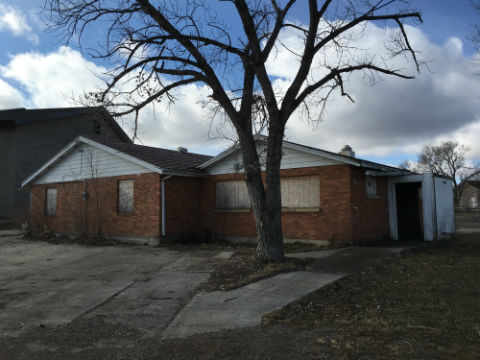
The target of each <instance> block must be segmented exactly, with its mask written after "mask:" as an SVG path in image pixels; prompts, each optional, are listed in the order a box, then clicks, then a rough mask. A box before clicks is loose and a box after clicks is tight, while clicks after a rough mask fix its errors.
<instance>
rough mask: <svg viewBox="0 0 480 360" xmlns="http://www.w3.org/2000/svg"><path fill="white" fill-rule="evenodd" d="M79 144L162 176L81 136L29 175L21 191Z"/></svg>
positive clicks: (152, 167) (158, 169)
mask: <svg viewBox="0 0 480 360" xmlns="http://www.w3.org/2000/svg"><path fill="white" fill-rule="evenodd" d="M80 143H84V144H87V145H90V146H92V147H94V148H97V149H99V150H103V151H105V152H108V153H109V154H112V155H115V156H118V157H120V158H122V159H124V160H127V161H130V162H132V163H134V164H137V165H140V166H142V167H144V168H146V169H148V170H151V171H152V172H155V173H158V174H163V173H164V172H163V170H162V169H160V168H158V167H156V166H154V165H152V164H150V163H148V162H146V161H143V160H140V159H138V158H136V157H134V156H131V155H127V154H125V153H123V152H121V151H118V150H115V149H112V148H111V147H108V146H105V145H103V144H100V143H98V142H96V141H94V140H91V139H87V138H86V137H83V136H78V137H77V138H75V139H74V140H73V141H72V142H71V143H70V144H68V145H67V146H65V147H64V148H63V149H62V150H60V151H59V152H58V153H57V154H56V155H55V156H54V157H52V158H51V159H50V160H48V161H47V162H46V163H45V164H43V165H42V166H41V167H40V169H38V170H37V171H35V172H34V173H33V174H32V175H30V176H29V177H28V178H27V179H26V180H24V181H23V182H22V187H21V188H22V189H23V188H25V187H26V186H27V185H29V184H30V183H31V182H32V181H33V180H35V179H37V178H38V177H39V176H40V175H42V174H43V173H44V172H46V171H47V170H48V169H50V168H51V167H52V166H54V165H55V164H56V163H57V162H58V161H60V160H61V159H62V158H64V157H65V156H66V155H67V154H69V153H70V152H71V151H72V150H73V149H74V148H76V147H77V146H78V145H80Z"/></svg>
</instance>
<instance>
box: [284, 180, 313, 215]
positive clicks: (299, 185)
mask: <svg viewBox="0 0 480 360" xmlns="http://www.w3.org/2000/svg"><path fill="white" fill-rule="evenodd" d="M280 187H281V191H282V207H283V208H318V207H320V178H319V177H318V176H298V177H287V178H282V179H280Z"/></svg>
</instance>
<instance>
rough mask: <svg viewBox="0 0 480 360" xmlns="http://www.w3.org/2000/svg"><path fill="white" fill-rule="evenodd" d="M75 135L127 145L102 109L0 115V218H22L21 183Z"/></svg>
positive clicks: (24, 201)
mask: <svg viewBox="0 0 480 360" xmlns="http://www.w3.org/2000/svg"><path fill="white" fill-rule="evenodd" d="M78 135H85V136H97V137H102V138H105V139H110V140H114V141H117V142H131V141H130V139H129V137H128V135H127V134H125V132H124V131H123V130H122V128H121V127H120V126H119V125H118V124H117V122H116V121H115V120H114V119H113V117H112V116H111V115H110V114H109V113H108V111H106V110H105V109H104V108H103V107H73V108H51V109H24V108H19V109H9V110H2V111H0V169H1V171H0V218H3V217H9V218H18V217H23V215H24V213H25V212H26V210H27V209H28V203H29V197H28V193H26V192H20V191H18V189H19V188H20V186H21V184H22V181H23V180H25V178H26V177H27V176H28V175H30V174H31V173H33V172H34V171H35V170H37V169H38V168H39V167H40V166H42V164H44V163H45V162H46V161H47V160H48V159H50V158H51V157H52V156H54V155H55V154H56V153H57V152H58V151H60V150H61V149H62V148H63V147H64V146H66V145H67V144H68V143H70V142H71V141H72V140H74V139H75V138H76V137H77V136H78ZM18 220H19V221H20V219H18Z"/></svg>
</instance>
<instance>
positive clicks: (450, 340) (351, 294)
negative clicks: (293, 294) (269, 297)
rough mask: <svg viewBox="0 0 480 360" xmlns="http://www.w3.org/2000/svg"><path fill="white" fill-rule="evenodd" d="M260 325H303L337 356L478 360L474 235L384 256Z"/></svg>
mask: <svg viewBox="0 0 480 360" xmlns="http://www.w3.org/2000/svg"><path fill="white" fill-rule="evenodd" d="M264 322H265V323H266V324H272V323H277V324H283V325H288V326H290V327H295V328H298V329H308V330H309V331H311V332H312V333H314V334H315V341H314V342H315V346H320V348H323V349H325V350H327V352H329V353H333V354H335V357H338V358H345V359H357V358H365V359H367V358H368V359H369V358H375V359H376V358H380V359H431V358H434V359H472V360H473V359H479V358H480V236H479V235H478V234H476V235H464V236H461V237H456V238H454V239H451V240H450V241H446V242H441V243H438V244H434V245H432V246H425V247H424V248H422V249H418V250H412V251H410V252H406V253H403V254H400V255H398V256H396V257H393V258H387V259H385V260H383V261H382V262H381V263H380V264H378V265H376V266H373V267H370V268H366V269H364V270H363V271H361V272H360V273H358V274H356V275H353V276H350V277H348V278H345V279H343V280H340V281H338V282H336V283H334V284H332V285H330V286H328V287H325V288H323V289H321V290H320V291H317V292H316V293H314V294H311V295H310V296H307V297H306V298H304V299H302V300H300V301H297V302H295V303H293V304H291V305H290V306H287V307H286V308H284V309H282V310H280V311H277V312H275V313H272V314H269V315H267V316H266V317H265V318H264ZM266 328H268V326H267V327H266ZM310 345H312V344H310Z"/></svg>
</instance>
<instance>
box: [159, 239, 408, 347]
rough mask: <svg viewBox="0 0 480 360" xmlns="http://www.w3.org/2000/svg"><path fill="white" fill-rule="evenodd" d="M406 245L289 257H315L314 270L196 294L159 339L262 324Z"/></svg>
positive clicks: (339, 250) (328, 251)
mask: <svg viewBox="0 0 480 360" xmlns="http://www.w3.org/2000/svg"><path fill="white" fill-rule="evenodd" d="M405 249H406V248H405V247H395V248H379V247H370V248H367V247H361V248H359V247H357V248H346V249H332V250H324V251H315V252H308V253H297V254H289V256H291V257H296V258H313V259H315V261H314V262H313V264H312V271H300V272H291V273H285V274H279V275H276V276H273V277H271V278H268V279H265V280H261V281H258V282H255V283H252V284H249V285H247V286H244V287H242V288H239V289H235V290H232V291H226V292H221V291H214V292H210V293H199V294H197V295H196V296H195V297H194V298H193V299H192V300H191V301H190V303H189V304H188V305H187V306H186V307H185V308H184V309H183V310H182V311H181V312H180V313H179V314H178V315H177V316H176V317H175V318H174V320H173V321H172V322H171V323H170V325H169V326H168V327H167V329H166V330H165V331H164V332H163V338H185V337H189V336H191V335H195V334H201V333H206V332H214V331H218V330H222V329H233V328H241V327H251V326H256V325H260V324H261V321H262V316H263V315H264V314H266V313H269V312H271V311H274V310H276V309H279V308H282V307H284V306H285V305H288V304H289V303H291V302H293V301H295V300H297V299H299V298H301V297H303V296H305V295H308V294H310V293H311V292H314V291H316V290H318V289H320V288H321V287H323V286H325V285H327V284H329V283H331V282H333V281H335V280H338V279H341V278H343V277H344V276H346V275H348V274H351V273H354V272H355V271H358V270H359V269H361V268H362V267H364V266H366V265H369V264H371V263H373V262H375V261H377V260H378V259H380V258H383V257H386V256H390V255H393V254H396V253H399V252H401V251H403V250H405Z"/></svg>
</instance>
